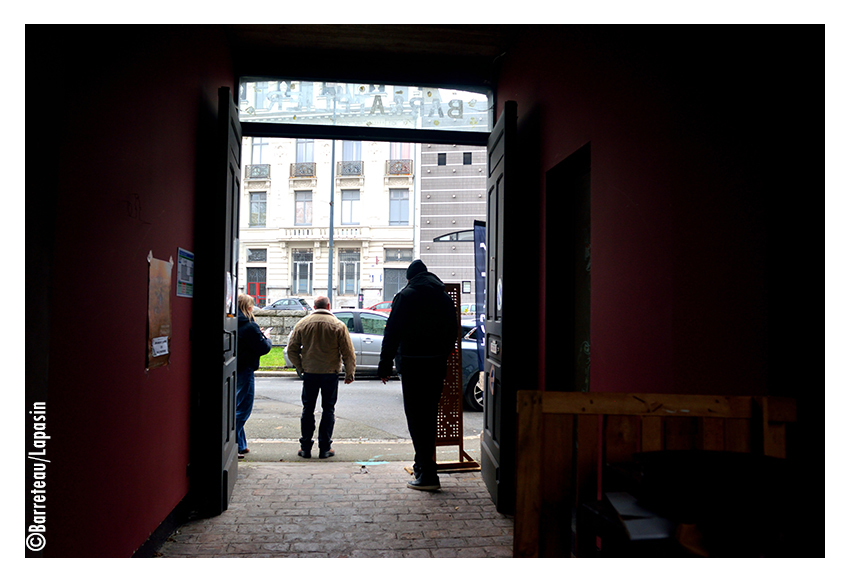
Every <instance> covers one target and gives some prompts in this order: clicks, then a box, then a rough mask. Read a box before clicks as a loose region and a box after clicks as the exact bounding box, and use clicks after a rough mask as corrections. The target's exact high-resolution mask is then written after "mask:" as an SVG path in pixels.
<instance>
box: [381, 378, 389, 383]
mask: <svg viewBox="0 0 850 582" xmlns="http://www.w3.org/2000/svg"><path fill="white" fill-rule="evenodd" d="M387 380H389V378H381V382H383V383H384V384H386V383H387Z"/></svg>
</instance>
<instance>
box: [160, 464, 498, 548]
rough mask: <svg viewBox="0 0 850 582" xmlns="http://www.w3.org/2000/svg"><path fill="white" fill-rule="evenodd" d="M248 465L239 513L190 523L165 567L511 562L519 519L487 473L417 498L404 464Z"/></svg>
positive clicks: (242, 467) (237, 494)
mask: <svg viewBox="0 0 850 582" xmlns="http://www.w3.org/2000/svg"><path fill="white" fill-rule="evenodd" d="M313 461H314V462H301V463H247V462H241V463H239V479H238V481H237V483H236V485H235V487H234V491H233V497H232V499H231V504H230V507H229V508H228V510H227V511H225V512H224V513H223V514H222V515H219V516H216V517H213V518H206V519H198V520H194V521H190V522H189V523H186V524H184V525H183V526H181V527H180V528H179V529H178V530H177V531H176V532H175V533H174V534H173V535H172V536H171V537H170V538H169V539H168V540H167V541H166V542H165V543H164V544H163V546H162V547H161V548H160V551H159V556H161V557H165V558H210V557H244V558H259V557H269V558H296V557H319V558H334V557H339V558H342V557H346V558H382V557H387V558H404V557H412V558H488V557H489V558H502V557H505V558H507V557H511V554H512V548H513V519H512V518H510V517H508V516H504V515H501V514H499V513H497V512H496V509H495V506H494V505H493V502H492V500H491V499H490V495H489V493H488V492H487V488H486V486H485V485H484V482H483V481H482V480H481V473H480V472H460V473H440V481H441V483H442V487H443V488H442V490H441V491H438V492H426V491H416V490H414V489H410V488H408V487H407V486H406V484H407V481H409V480H410V479H411V478H412V477H411V476H410V475H409V474H408V473H407V471H406V470H405V468H404V467H405V463H403V462H390V463H382V464H372V465H361V464H359V463H347V462H328V461H322V460H317V459H314V460H313Z"/></svg>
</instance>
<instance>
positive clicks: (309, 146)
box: [295, 139, 315, 164]
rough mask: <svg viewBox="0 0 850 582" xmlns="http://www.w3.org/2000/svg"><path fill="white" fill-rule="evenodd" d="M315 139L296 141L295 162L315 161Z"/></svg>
mask: <svg viewBox="0 0 850 582" xmlns="http://www.w3.org/2000/svg"><path fill="white" fill-rule="evenodd" d="M313 161H315V160H314V159H313V140H312V139H299V140H296V141H295V163H296V164H300V163H302V162H313Z"/></svg>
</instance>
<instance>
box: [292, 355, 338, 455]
mask: <svg viewBox="0 0 850 582" xmlns="http://www.w3.org/2000/svg"><path fill="white" fill-rule="evenodd" d="M303 378H304V386H303V388H302V389H301V404H303V405H304V408H303V409H302V411H301V450H302V451H309V450H310V449H311V448H312V447H313V432H314V431H315V430H316V417H315V416H314V413H315V411H316V401H317V400H318V399H319V394H321V395H322V419H321V420H320V421H319V452H324V451H327V450H328V449H330V448H331V442H333V441H332V440H331V437H332V436H333V432H334V418H335V417H334V407H335V406H336V397H337V393H338V392H339V376H338V375H337V374H309V373H307V372H304V374H303Z"/></svg>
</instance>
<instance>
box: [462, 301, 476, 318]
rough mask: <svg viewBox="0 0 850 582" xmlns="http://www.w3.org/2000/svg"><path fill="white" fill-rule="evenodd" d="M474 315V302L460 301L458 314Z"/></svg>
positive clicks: (464, 315)
mask: <svg viewBox="0 0 850 582" xmlns="http://www.w3.org/2000/svg"><path fill="white" fill-rule="evenodd" d="M470 315H471V316H472V317H475V304H474V303H461V304H460V316H461V317H469V316H470Z"/></svg>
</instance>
